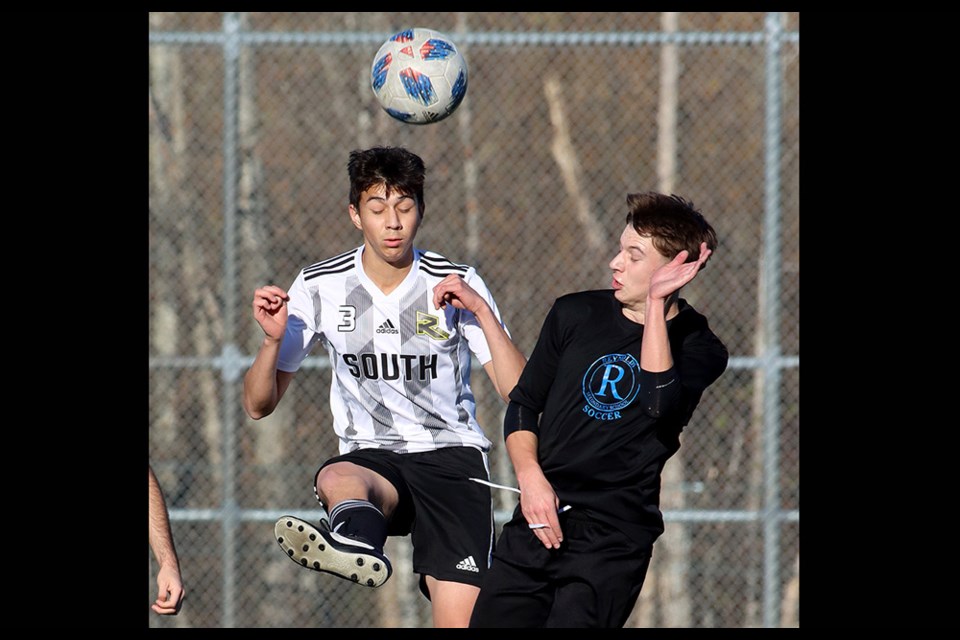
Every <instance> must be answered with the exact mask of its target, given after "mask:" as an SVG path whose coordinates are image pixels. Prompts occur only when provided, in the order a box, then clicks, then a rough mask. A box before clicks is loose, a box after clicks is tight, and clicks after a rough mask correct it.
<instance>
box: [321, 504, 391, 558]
mask: <svg viewBox="0 0 960 640" xmlns="http://www.w3.org/2000/svg"><path fill="white" fill-rule="evenodd" d="M330 528H331V529H333V530H334V531H336V532H337V533H339V534H340V535H342V536H349V537H351V538H357V539H359V540H361V541H363V542H366V543H367V544H369V545H371V546H373V548H375V549H376V550H377V551H380V552H381V553H382V552H383V544H384V543H385V542H386V541H387V519H386V518H384V517H383V513H381V512H380V509H377V508H376V507H375V506H373V503H371V502H369V501H367V500H344V501H343V502H341V503H339V504H338V505H337V506H335V507H334V508H333V510H332V511H331V512H330Z"/></svg>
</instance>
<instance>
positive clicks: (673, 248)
mask: <svg viewBox="0 0 960 640" xmlns="http://www.w3.org/2000/svg"><path fill="white" fill-rule="evenodd" d="M627 208H628V212H627V224H631V225H633V228H634V230H635V231H636V232H637V233H639V234H640V235H641V236H645V237H649V238H650V239H651V241H652V242H653V246H654V247H655V248H656V249H657V251H659V252H660V253H661V254H663V255H664V256H666V257H667V258H670V259H671V260H672V259H673V258H674V257H675V256H676V255H677V254H678V253H680V252H681V251H683V250H684V249H686V250H687V251H689V252H690V255H689V256H687V262H692V261H694V260H697V259H698V258H699V257H700V243H701V242H706V243H707V248H709V249H710V250H711V251H713V250H714V249H716V247H717V233H716V231H714V230H713V227H711V226H710V223H709V222H707V221H706V220H705V219H704V217H703V214H701V213H700V212H699V211H697V210H696V209H695V208H694V206H693V202H689V201H687V200H684V199H683V198H681V197H680V196H676V195H669V196H668V195H665V194H662V193H656V192H654V191H647V192H645V193H630V194H627Z"/></svg>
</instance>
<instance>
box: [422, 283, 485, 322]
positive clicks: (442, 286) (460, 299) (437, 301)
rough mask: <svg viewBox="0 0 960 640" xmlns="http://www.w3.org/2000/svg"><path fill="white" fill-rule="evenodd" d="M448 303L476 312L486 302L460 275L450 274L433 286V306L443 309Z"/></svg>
mask: <svg viewBox="0 0 960 640" xmlns="http://www.w3.org/2000/svg"><path fill="white" fill-rule="evenodd" d="M448 304H452V305H453V306H454V307H456V308H457V309H466V310H467V311H469V312H471V313H473V314H476V313H477V312H478V311H480V309H481V308H483V305H485V304H486V300H484V299H483V298H481V297H480V294H479V293H477V292H476V291H474V289H473V287H471V286H470V285H468V284H467V283H466V281H464V279H463V278H462V277H460V276H458V275H456V274H450V275H448V276H447V277H446V278H444V279H443V280H441V281H440V282H439V283H437V286H435V287H434V288H433V306H434V307H435V308H437V309H443V308H445V307H446V306H447V305H448Z"/></svg>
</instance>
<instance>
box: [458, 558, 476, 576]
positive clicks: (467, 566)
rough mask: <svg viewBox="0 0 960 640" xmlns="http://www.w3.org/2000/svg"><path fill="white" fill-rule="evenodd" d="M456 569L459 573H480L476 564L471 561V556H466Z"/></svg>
mask: <svg viewBox="0 0 960 640" xmlns="http://www.w3.org/2000/svg"><path fill="white" fill-rule="evenodd" d="M457 569H460V570H461V571H473V572H474V573H480V569H479V568H478V567H477V563H476V562H474V561H473V556H467V557H466V558H464V559H463V560H461V561H460V562H458V563H457Z"/></svg>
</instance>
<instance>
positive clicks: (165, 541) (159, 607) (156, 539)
mask: <svg viewBox="0 0 960 640" xmlns="http://www.w3.org/2000/svg"><path fill="white" fill-rule="evenodd" d="M148 469H149V480H148V487H149V488H148V491H149V493H150V502H149V521H150V532H149V540H150V548H151V549H153V555H154V556H156V558H157V564H158V565H159V566H160V569H159V571H158V572H157V590H158V593H157V600H156V602H154V603H153V607H152V608H153V610H154V611H156V612H157V613H159V614H163V615H170V614H173V615H176V614H177V613H179V612H180V603H181V602H183V596H184V591H183V582H182V580H181V578H180V561H179V559H178V558H177V550H176V547H175V546H174V544H173V533H172V532H171V530H170V515H169V514H168V513H167V504H166V502H165V501H164V499H163V492H161V491H160V483H158V482H157V477H156V476H155V475H154V473H153V468H152V467H148Z"/></svg>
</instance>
